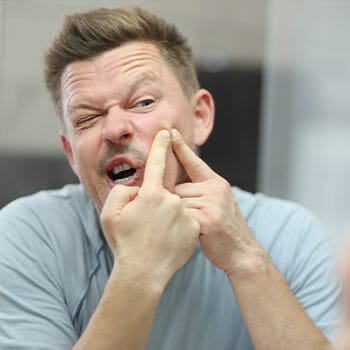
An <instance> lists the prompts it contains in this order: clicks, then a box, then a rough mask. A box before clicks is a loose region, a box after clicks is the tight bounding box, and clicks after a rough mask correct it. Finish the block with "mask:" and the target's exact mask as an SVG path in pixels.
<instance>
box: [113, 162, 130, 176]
mask: <svg viewBox="0 0 350 350" xmlns="http://www.w3.org/2000/svg"><path fill="white" fill-rule="evenodd" d="M129 169H131V166H130V165H129V164H126V163H124V164H121V165H116V166H115V167H114V168H113V174H114V175H117V174H119V173H120V172H121V171H125V170H129Z"/></svg>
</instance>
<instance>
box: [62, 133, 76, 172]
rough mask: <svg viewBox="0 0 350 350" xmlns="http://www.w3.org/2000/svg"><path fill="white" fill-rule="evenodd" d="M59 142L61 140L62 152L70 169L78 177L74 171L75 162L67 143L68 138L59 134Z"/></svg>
mask: <svg viewBox="0 0 350 350" xmlns="http://www.w3.org/2000/svg"><path fill="white" fill-rule="evenodd" d="M60 140H61V148H62V151H63V153H64V154H65V156H66V158H67V159H68V162H69V164H70V167H71V168H72V170H73V171H74V173H75V174H76V175H78V174H77V169H76V166H75V161H74V155H73V151H72V147H71V145H70V142H69V140H68V138H67V137H66V136H65V135H64V134H63V133H61V134H60Z"/></svg>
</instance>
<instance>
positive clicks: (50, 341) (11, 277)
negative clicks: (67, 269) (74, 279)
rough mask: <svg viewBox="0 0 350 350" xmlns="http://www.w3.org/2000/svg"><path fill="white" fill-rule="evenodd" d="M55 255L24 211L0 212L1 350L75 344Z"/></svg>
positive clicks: (22, 208) (17, 208)
mask: <svg viewBox="0 0 350 350" xmlns="http://www.w3.org/2000/svg"><path fill="white" fill-rule="evenodd" d="M61 281H62V278H61V276H60V273H59V269H58V268H57V264H56V256H55V250H54V249H53V247H52V243H51V242H50V238H49V236H48V235H47V233H46V232H45V228H44V227H43V226H41V225H40V220H38V218H36V217H35V215H34V214H33V213H32V212H31V210H30V209H29V208H27V207H26V206H24V205H21V204H18V203H13V204H11V205H10V206H8V207H5V208H4V209H3V210H1V211H0V348H1V349H16V350H21V349H26V350H27V349H36V350H40V349H45V350H50V349H52V350H53V349H54V350H60V349H62V350H63V349H71V348H72V346H73V344H74V343H75V342H76V338H77V336H76V332H75V330H74V327H73V324H72V320H71V317H70V313H69V310H68V307H67V304H66V302H65V297H64V293H63V288H62V283H61Z"/></svg>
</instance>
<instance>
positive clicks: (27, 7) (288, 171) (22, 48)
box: [0, 0, 350, 237]
mask: <svg viewBox="0 0 350 350" xmlns="http://www.w3.org/2000/svg"><path fill="white" fill-rule="evenodd" d="M130 4H138V5H143V6H145V7H147V8H148V9H150V10H152V11H153V12H155V13H157V14H159V15H161V16H162V17H164V18H165V19H167V20H168V21H169V22H173V23H175V24H177V26H178V28H179V29H180V31H181V32H182V33H183V34H185V36H187V37H188V39H189V42H190V44H191V46H192V47H193V50H194V55H195V59H196V63H197V68H198V74H199V78H200V82H201V84H202V86H203V87H205V88H207V89H209V90H210V91H211V92H212V93H213V95H214V98H215V100H216V108H217V112H216V126H215V129H214V132H213V134H212V136H211V137H210V139H209V141H208V143H207V144H206V145H205V146H204V147H203V149H202V150H201V155H202V157H203V158H204V159H205V160H206V161H207V162H208V163H209V164H210V165H211V166H212V167H213V168H214V169H216V170H217V171H218V172H219V173H220V174H221V175H222V176H224V177H226V178H227V179H228V180H230V182H231V183H232V184H234V185H237V186H240V187H241V188H243V189H246V190H249V191H253V192H257V191H259V192H264V193H266V194H268V195H273V196H278V197H281V198H285V199H289V200H293V201H297V202H299V203H301V204H303V205H305V206H307V207H308V208H310V209H311V210H312V211H313V212H314V213H315V214H316V215H317V216H318V217H319V218H320V220H321V221H322V223H323V225H324V226H325V228H326V230H327V232H329V234H330V235H331V236H332V237H334V236H335V235H341V234H343V233H344V232H345V231H346V230H350V205H349V197H350V186H349V184H348V179H350V68H349V66H350V40H349V33H350V20H349V19H350V1H349V0H298V1H295V0H217V1H208V0H191V1H185V0H177V1H176V2H174V1H168V0H157V1H156V0H154V1H146V0H144V1H117V0H113V1H112V0H109V1H107V0H90V1H84V0H75V1H69V0H60V1H58V0H51V1H48V0H0V208H1V207H2V206H4V205H5V204H6V203H8V202H9V201H11V200H13V199H15V198H16V197H18V196H22V195H26V194H30V193H32V192H35V191H37V190H40V189H48V188H56V187H59V186H61V185H63V184H65V183H68V182H77V179H76V178H75V176H74V175H73V173H72V172H71V170H70V168H69V166H68V163H67V162H66V161H65V159H64V158H63V157H62V155H61V151H60V146H59V138H58V129H57V123H56V119H55V118H56V117H55V115H54V112H53V109H52V106H51V102H50V100H49V97H48V95H47V93H46V90H45V86H44V82H43V74H42V68H43V65H42V61H43V53H44V50H45V49H46V48H47V47H48V45H49V43H50V41H51V40H52V38H53V36H54V35H55V34H56V33H57V31H58V29H59V27H60V25H61V22H62V17H63V16H64V15H65V14H67V13H71V12H77V11H85V10H88V9H91V8H94V7H102V6H103V7H116V6H120V5H130Z"/></svg>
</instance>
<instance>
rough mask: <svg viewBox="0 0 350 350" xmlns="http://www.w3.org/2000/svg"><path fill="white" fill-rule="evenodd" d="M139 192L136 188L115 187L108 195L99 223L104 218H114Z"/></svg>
mask: <svg viewBox="0 0 350 350" xmlns="http://www.w3.org/2000/svg"><path fill="white" fill-rule="evenodd" d="M138 191H139V187H137V186H123V185H116V186H114V187H113V189H112V190H111V192H110V193H109V195H108V197H107V199H106V201H105V203H104V206H103V208H102V212H101V221H104V220H103V219H104V218H116V217H117V216H119V215H120V213H121V212H122V210H123V209H124V207H125V206H127V205H128V204H129V203H130V202H131V201H133V200H134V199H135V197H136V196H137V194H138Z"/></svg>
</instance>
